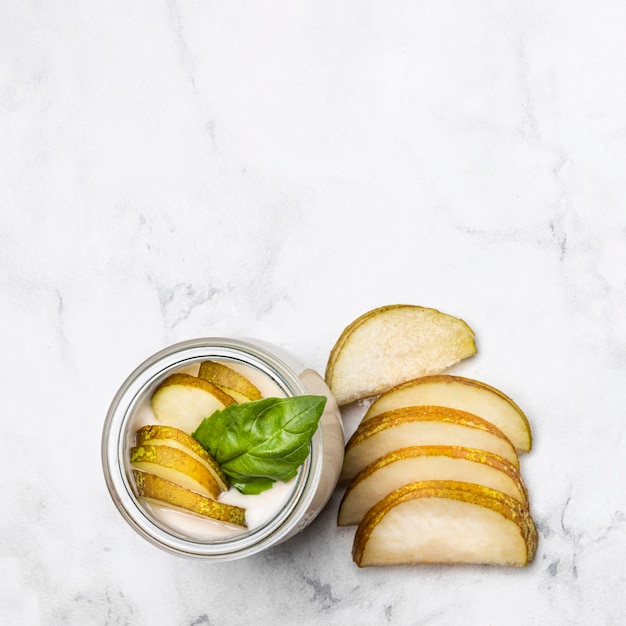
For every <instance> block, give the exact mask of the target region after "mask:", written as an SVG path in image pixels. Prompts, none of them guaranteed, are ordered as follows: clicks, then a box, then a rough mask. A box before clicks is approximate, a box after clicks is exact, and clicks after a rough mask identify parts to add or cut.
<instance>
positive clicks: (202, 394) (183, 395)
mask: <svg viewBox="0 0 626 626" xmlns="http://www.w3.org/2000/svg"><path fill="white" fill-rule="evenodd" d="M151 404H152V409H153V410H154V414H155V415H156V418H157V419H158V420H159V422H161V423H162V424H166V425H168V426H174V427H176V428H180V430H182V431H184V432H186V433H187V434H191V433H192V432H193V431H194V430H196V428H197V427H198V425H199V424H200V422H201V421H202V420H203V419H204V418H205V417H209V415H211V414H213V413H214V412H215V411H219V410H221V409H223V408H225V407H227V406H229V405H231V404H235V400H234V399H233V398H232V397H231V396H229V395H228V394H227V393H224V392H223V391H222V390H221V389H220V388H219V387H217V386H216V385H214V384H213V383H210V382H208V381H206V380H204V379H202V378H198V377H197V376H191V375H190V374H182V373H176V374H171V375H170V376H168V377H167V378H166V379H165V380H164V381H163V382H162V383H161V384H160V385H159V386H158V387H157V389H156V391H155V392H154V394H153V395H152V399H151Z"/></svg>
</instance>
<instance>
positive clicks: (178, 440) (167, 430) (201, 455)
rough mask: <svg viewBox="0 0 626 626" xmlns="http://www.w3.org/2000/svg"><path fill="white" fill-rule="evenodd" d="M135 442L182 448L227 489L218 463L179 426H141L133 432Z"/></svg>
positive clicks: (223, 489)
mask: <svg viewBox="0 0 626 626" xmlns="http://www.w3.org/2000/svg"><path fill="white" fill-rule="evenodd" d="M135 443H136V445H141V444H146V443H149V444H150V445H153V446H167V447H170V448H178V449H179V450H182V451H183V452H185V453H186V454H188V455H189V456H191V457H193V458H194V459H196V461H198V462H199V463H202V464H203V465H204V467H206V469H207V470H208V471H209V472H211V473H212V474H213V478H215V480H216V482H217V484H218V485H219V486H220V489H221V490H222V491H227V490H228V478H227V477H226V474H224V471H223V470H222V468H221V466H220V464H219V463H218V462H217V461H216V460H215V459H214V458H213V457H212V456H211V455H210V454H209V453H208V452H207V451H206V450H205V449H204V448H203V447H202V446H201V445H200V444H199V443H198V442H197V441H196V440H195V439H194V438H193V437H192V436H191V435H188V434H187V433H185V432H183V431H182V430H180V429H179V428H174V427H173V426H162V425H160V424H149V425H148V426H143V427H142V428H140V429H139V430H138V431H137V432H136V433H135Z"/></svg>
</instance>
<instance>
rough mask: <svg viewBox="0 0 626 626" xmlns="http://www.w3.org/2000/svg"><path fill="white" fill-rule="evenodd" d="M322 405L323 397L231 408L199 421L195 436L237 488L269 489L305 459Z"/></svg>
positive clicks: (293, 472)
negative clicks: (269, 485)
mask: <svg viewBox="0 0 626 626" xmlns="http://www.w3.org/2000/svg"><path fill="white" fill-rule="evenodd" d="M325 405H326V398H325V397H324V396H294V397H291V398H264V399H263V400H256V401H254V402H245V403H243V404H233V405H231V406H228V407H226V408H225V409H222V410H221V411H215V413H213V414H212V415H211V416H209V417H207V418H205V419H204V420H202V422H201V424H200V425H199V426H198V428H197V429H196V431H195V432H194V433H193V437H194V438H195V439H196V440H197V441H198V442H199V443H200V444H201V445H202V446H204V448H206V449H207V450H208V451H209V452H210V453H211V455H213V457H214V458H215V460H216V461H217V462H218V463H219V464H220V465H221V466H222V469H223V470H224V472H225V473H226V474H227V475H228V476H229V477H230V478H231V481H232V483H233V485H234V486H236V487H237V489H239V490H240V491H242V489H248V490H250V489H252V490H254V489H258V488H260V487H261V486H263V485H268V483H267V480H268V479H269V480H271V481H276V480H283V481H286V480H290V479H291V478H293V477H294V476H295V475H296V473H297V470H298V468H299V467H300V465H302V463H304V461H305V459H306V458H307V456H308V455H309V449H310V443H311V439H312V437H313V435H314V434H315V431H316V430H317V426H318V423H319V419H320V417H321V415H322V413H323V412H324V406H325ZM252 479H254V480H252ZM259 479H265V481H260V480H259ZM253 483H254V484H253ZM244 485H248V486H247V487H244ZM264 488H268V487H264ZM261 490H263V489H261Z"/></svg>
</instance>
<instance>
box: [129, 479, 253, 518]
mask: <svg viewBox="0 0 626 626" xmlns="http://www.w3.org/2000/svg"><path fill="white" fill-rule="evenodd" d="M133 476H134V478H135V485H136V487H137V493H138V495H139V496H140V497H142V498H145V499H146V500H148V501H157V502H159V503H165V504H168V505H170V506H174V507H177V508H180V509H184V510H185V511H187V512H191V513H195V514H197V515H202V516H204V517H210V518H212V519H216V520H219V521H221V522H227V523H229V524H235V525H237V526H243V527H244V528H245V527H246V526H247V525H246V511H245V509H242V508H241V507H238V506H234V505H232V504H226V503H225V502H216V501H215V500H212V499H211V498H207V497H205V496H202V495H200V494H199V493H196V492H194V491H190V490H189V489H185V487H182V486H181V485H178V484H176V483H173V482H171V481H169V480H166V479H165V478H162V477H161V476H157V475H155V474H150V473H148V472H140V471H137V470H133Z"/></svg>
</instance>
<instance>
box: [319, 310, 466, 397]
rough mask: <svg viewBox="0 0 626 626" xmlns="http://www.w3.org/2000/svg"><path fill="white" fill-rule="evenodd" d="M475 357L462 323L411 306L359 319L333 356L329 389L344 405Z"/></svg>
mask: <svg viewBox="0 0 626 626" xmlns="http://www.w3.org/2000/svg"><path fill="white" fill-rule="evenodd" d="M475 353H476V345H475V343H474V332H473V331H472V329H471V328H470V327H469V326H468V325H467V324H466V323H465V322H464V321H463V320H461V319H458V318H456V317H453V316H451V315H448V314H446V313H441V312H440V311H437V310H435V309H428V308H424V307H420V306H412V305H404V304H398V305H391V306H385V307H381V308H378V309H374V310H372V311H369V312H367V313H365V314H364V315H362V316H361V317H359V318H357V319H356V320H354V321H353V322H352V323H351V324H350V325H349V326H347V327H346V329H345V330H344V331H343V332H342V333H341V335H340V337H339V339H338V340H337V342H336V344H335V346H334V347H333V348H332V350H331V352H330V357H329V360H328V364H327V366H326V374H325V378H326V384H327V385H328V386H329V387H330V389H331V391H332V392H333V394H334V396H335V398H336V399H337V402H338V404H339V405H344V404H348V403H349V402H353V401H354V400H359V399H361V398H367V397H371V396H375V395H378V394H381V393H383V392H385V391H387V390H388V389H391V388H392V387H395V386H396V385H398V384H400V383H402V382H405V381H407V380H411V379H413V378H417V377H419V376H426V375H428V374H437V373H439V372H442V371H443V370H444V369H446V368H447V367H450V366H451V365H454V364H455V363H458V362H459V361H461V360H462V359H465V358H467V357H469V356H472V355H473V354H475Z"/></svg>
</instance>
